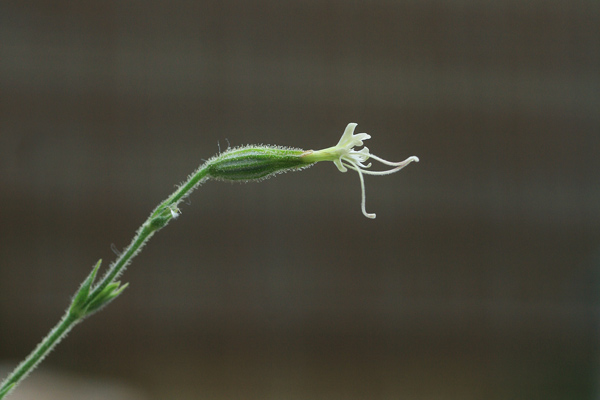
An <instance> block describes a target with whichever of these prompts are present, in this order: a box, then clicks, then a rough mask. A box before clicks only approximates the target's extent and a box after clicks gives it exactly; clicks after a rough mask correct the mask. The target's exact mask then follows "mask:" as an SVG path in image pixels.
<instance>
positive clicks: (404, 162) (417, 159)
mask: <svg viewBox="0 0 600 400" xmlns="http://www.w3.org/2000/svg"><path fill="white" fill-rule="evenodd" d="M369 157H370V158H372V159H375V160H377V161H379V162H380V163H382V164H385V165H391V166H394V167H395V166H402V168H404V167H406V166H407V165H408V164H410V163H411V162H413V161H414V162H419V157H416V156H412V157H408V158H407V159H406V160H404V161H400V162H392V161H387V160H384V159H383V158H381V157H377V156H376V155H375V154H370V155H369Z"/></svg>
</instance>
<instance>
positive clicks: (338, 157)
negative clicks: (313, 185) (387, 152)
mask: <svg viewBox="0 0 600 400" xmlns="http://www.w3.org/2000/svg"><path fill="white" fill-rule="evenodd" d="M356 125H357V124H355V123H350V124H348V126H347V127H346V130H345V131H344V134H343V135H342V137H341V139H340V141H339V142H338V144H337V145H335V146H334V147H329V148H327V149H323V150H318V151H314V152H306V153H305V157H306V159H307V160H306V161H309V162H318V161H333V163H334V164H335V165H336V167H337V168H338V169H339V170H340V171H341V172H346V171H348V169H352V170H354V171H356V172H358V177H359V178H360V187H361V191H362V201H361V208H362V212H363V214H364V215H365V216H366V217H367V218H375V214H371V213H368V212H367V210H366V208H365V199H366V196H365V180H364V177H363V174H367V175H389V174H393V173H394V172H398V171H400V170H401V169H402V168H404V167H406V166H407V165H408V164H410V163H411V162H413V161H415V162H418V161H419V158H418V157H415V156H412V157H408V158H407V159H406V160H404V161H400V162H391V161H387V160H384V159H382V158H380V157H377V156H376V155H374V154H371V153H370V152H369V149H368V148H367V147H363V148H362V149H360V150H355V147H360V146H363V141H364V140H367V139H370V138H371V136H370V135H368V134H366V133H358V134H356V135H355V134H354V129H355V128H356ZM369 159H373V160H376V161H379V162H380V163H382V164H385V165H389V166H391V167H393V168H390V169H388V170H385V171H371V170H369V168H370V167H371V163H369V164H366V165H365V162H367V161H368V160H369Z"/></svg>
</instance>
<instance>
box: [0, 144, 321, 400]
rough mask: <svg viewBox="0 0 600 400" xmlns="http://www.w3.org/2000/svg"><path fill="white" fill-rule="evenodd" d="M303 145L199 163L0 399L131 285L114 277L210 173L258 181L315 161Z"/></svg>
mask: <svg viewBox="0 0 600 400" xmlns="http://www.w3.org/2000/svg"><path fill="white" fill-rule="evenodd" d="M303 154H304V152H303V150H293V149H285V148H279V147H268V146H257V147H251V146H246V147H242V148H236V149H231V150H228V151H226V152H225V153H223V154H219V156H217V157H213V158H212V159H210V160H209V161H207V162H206V163H205V164H204V165H202V166H201V167H200V168H198V169H197V170H196V171H195V172H194V173H193V174H191V175H190V176H189V177H188V179H187V180H186V181H185V182H184V183H183V184H182V185H181V186H180V187H179V188H178V189H177V190H176V191H175V192H174V193H173V194H172V195H171V196H169V197H168V198H167V199H166V200H165V201H163V202H162V203H161V204H160V205H159V206H158V207H156V209H154V211H152V213H151V214H150V216H149V217H148V219H146V221H144V223H143V224H142V226H141V227H140V228H139V229H138V230H137V232H136V235H135V237H134V238H133V240H132V241H131V243H130V244H129V246H127V248H126V249H125V250H124V251H123V253H122V254H121V255H120V256H119V257H118V258H117V260H116V261H115V262H114V263H113V264H112V265H111V266H110V268H109V269H108V271H107V272H106V274H104V276H103V277H102V279H100V282H98V284H96V285H94V286H93V282H94V279H95V277H96V273H97V271H98V268H99V267H100V262H98V264H97V265H96V266H95V267H94V269H93V270H92V272H91V273H90V274H89V275H88V277H87V278H86V279H85V280H84V281H83V283H82V285H81V286H80V288H79V290H78V292H77V293H76V294H75V296H74V297H73V300H72V301H71V306H70V307H69V309H68V310H67V312H66V314H65V316H64V317H63V318H62V319H61V321H60V322H59V323H58V324H57V325H56V326H55V327H54V328H53V329H52V330H51V331H50V333H49V334H48V336H46V337H45V338H44V339H43V340H42V341H41V343H40V344H38V346H37V347H36V348H35V350H34V351H33V352H32V353H31V354H29V355H28V356H27V358H25V360H24V361H23V362H22V363H21V364H19V365H18V366H17V368H15V370H14V371H13V372H12V373H11V374H10V375H9V376H8V377H7V378H6V379H5V380H4V381H3V382H2V384H1V385H0V400H1V399H2V398H3V397H4V396H6V395H7V394H8V393H9V392H11V391H12V390H13V389H14V388H15V386H17V384H19V382H21V381H22V380H23V379H24V378H25V377H26V376H27V374H29V373H30V372H31V371H32V370H33V369H34V368H35V367H36V366H37V365H38V364H39V363H40V362H41V361H42V360H43V359H44V357H46V355H48V353H49V352H50V351H51V350H52V348H53V347H54V346H56V345H57V344H58V343H59V342H60V341H61V340H62V339H63V338H64V337H65V335H66V334H67V332H69V330H71V329H72V328H73V326H75V324H77V323H78V322H80V321H81V320H83V318H85V317H86V316H88V315H90V314H92V313H93V312H95V311H97V310H99V309H100V308H101V307H103V306H105V305H106V304H108V303H109V302H110V301H112V300H113V299H114V298H115V297H117V296H118V295H119V294H120V293H121V292H122V291H123V289H125V287H126V286H127V285H126V284H125V285H121V284H120V283H119V282H116V281H115V280H116V279H117V278H118V277H119V275H120V274H122V273H123V271H125V268H127V265H128V264H129V263H130V262H131V260H132V259H133V258H134V257H135V256H136V255H137V254H138V253H139V252H140V250H141V249H142V247H143V246H144V245H145V244H146V242H147V241H148V240H149V239H150V238H151V237H152V235H154V233H156V232H157V231H159V230H160V229H162V228H164V227H165V226H166V225H167V224H168V223H169V221H170V220H171V219H173V218H175V217H176V216H177V215H179V210H178V208H177V205H178V204H179V203H180V202H181V201H182V200H183V199H184V198H185V197H186V196H188V195H189V194H190V193H191V192H192V191H193V190H194V189H195V188H196V187H198V186H199V185H200V183H201V182H202V181H203V180H204V179H206V178H207V177H208V176H210V177H212V178H214V179H220V180H229V181H236V180H242V181H252V180H255V181H259V180H261V179H264V178H266V177H269V176H273V175H275V174H277V173H280V172H284V171H287V170H300V169H302V168H306V167H307V166H309V165H311V164H312V162H311V163H306V161H305V160H303V159H302V155H303Z"/></svg>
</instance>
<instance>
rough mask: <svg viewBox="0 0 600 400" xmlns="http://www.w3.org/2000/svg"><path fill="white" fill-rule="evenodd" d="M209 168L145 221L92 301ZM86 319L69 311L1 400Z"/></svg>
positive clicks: (3, 389) (0, 392)
mask: <svg viewBox="0 0 600 400" xmlns="http://www.w3.org/2000/svg"><path fill="white" fill-rule="evenodd" d="M207 174H208V164H204V165H203V166H202V167H200V168H199V169H198V170H197V171H196V172H194V173H193V174H192V175H190V176H189V178H188V180H187V181H186V182H185V183H184V184H183V185H181V186H180V187H179V188H178V189H177V190H176V191H175V192H174V193H173V194H172V195H171V196H169V197H168V198H167V200H165V201H163V202H162V203H161V204H160V205H159V206H158V207H156V209H155V210H154V211H153V212H152V214H150V216H149V217H148V219H146V221H144V223H143V224H142V226H141V227H140V228H139V229H138V231H137V233H136V235H135V237H134V238H133V240H132V241H131V243H130V244H129V246H127V248H126V249H125V250H124V252H123V253H122V254H121V256H119V258H118V259H117V261H115V262H114V263H113V264H112V266H111V267H110V268H109V270H108V271H107V272H106V274H105V275H104V276H103V277H102V279H101V280H100V282H99V283H98V284H97V285H96V286H95V287H94V289H93V290H92V292H91V293H90V294H89V298H90V299H93V298H95V297H96V296H98V295H99V294H100V293H101V292H102V291H103V290H104V289H105V288H106V287H107V286H108V285H110V284H111V283H113V282H114V281H115V279H116V278H117V277H118V276H119V275H120V274H121V273H123V271H124V270H125V268H126V267H127V265H128V264H129V263H130V262H131V260H132V259H133V258H134V257H135V256H136V255H137V254H138V253H139V252H140V250H141V248H142V247H143V246H144V244H146V242H147V241H148V240H149V239H150V238H151V237H152V235H154V233H155V232H157V231H158V230H160V229H162V228H163V227H165V226H166V225H167V223H168V222H169V221H170V220H171V219H172V218H173V215H172V214H171V211H170V208H171V207H176V206H177V204H178V203H179V202H180V201H181V200H183V199H184V198H185V197H186V196H188V195H189V194H190V193H191V192H192V191H193V190H194V189H195V188H196V186H197V185H198V184H199V183H200V182H201V181H202V180H203V179H204V178H205V177H206V176H207ZM84 317H85V315H76V314H74V313H71V312H70V311H69V310H67V312H66V313H65V315H64V316H63V318H62V319H61V320H60V321H59V323H58V324H56V326H55V327H54V328H52V330H51V331H50V333H48V335H47V336H46V337H45V338H44V339H43V340H42V341H41V342H40V343H39V344H38V345H37V347H36V348H35V349H34V350H33V351H32V352H31V353H30V354H29V355H28V356H27V358H25V360H23V362H22V363H21V364H19V365H18V366H17V367H16V368H15V369H14V370H13V372H12V373H11V374H10V375H9V376H8V377H7V378H6V379H5V380H4V381H3V382H2V384H1V385H0V400H1V399H2V398H3V397H4V396H6V395H7V394H8V393H10V392H11V391H12V390H13V389H14V388H15V387H16V386H17V385H18V384H19V383H20V382H21V381H22V380H23V379H25V378H26V377H27V375H28V374H29V373H30V372H31V371H33V369H35V367H36V366H37V365H38V364H39V363H40V362H41V361H42V360H43V359H44V358H45V357H46V356H47V355H48V354H49V353H50V351H52V349H53V348H54V346H56V345H57V344H58V343H59V342H60V341H61V340H62V339H63V338H64V337H65V336H66V335H67V333H68V332H69V331H70V330H71V329H72V328H73V327H74V326H75V325H76V324H77V323H78V322H80V321H81V320H83V318H84Z"/></svg>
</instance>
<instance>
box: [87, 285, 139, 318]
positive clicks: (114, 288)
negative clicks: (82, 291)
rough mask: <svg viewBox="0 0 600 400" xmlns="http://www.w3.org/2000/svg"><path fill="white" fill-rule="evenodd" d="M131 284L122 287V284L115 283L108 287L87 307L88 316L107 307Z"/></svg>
mask: <svg viewBox="0 0 600 400" xmlns="http://www.w3.org/2000/svg"><path fill="white" fill-rule="evenodd" d="M127 286H129V283H126V284H124V285H123V286H121V282H113V283H111V284H109V285H107V286H106V287H105V288H104V289H103V290H102V291H101V292H100V293H98V295H97V296H96V297H95V298H94V299H92V300H91V301H90V302H89V303H88V304H87V306H86V314H91V313H93V312H96V311H98V310H99V309H100V308H102V307H104V306H106V305H107V304H108V303H110V302H111V301H113V300H114V299H115V298H116V297H117V296H118V295H120V294H121V293H122V292H123V290H125V288H126V287H127Z"/></svg>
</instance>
